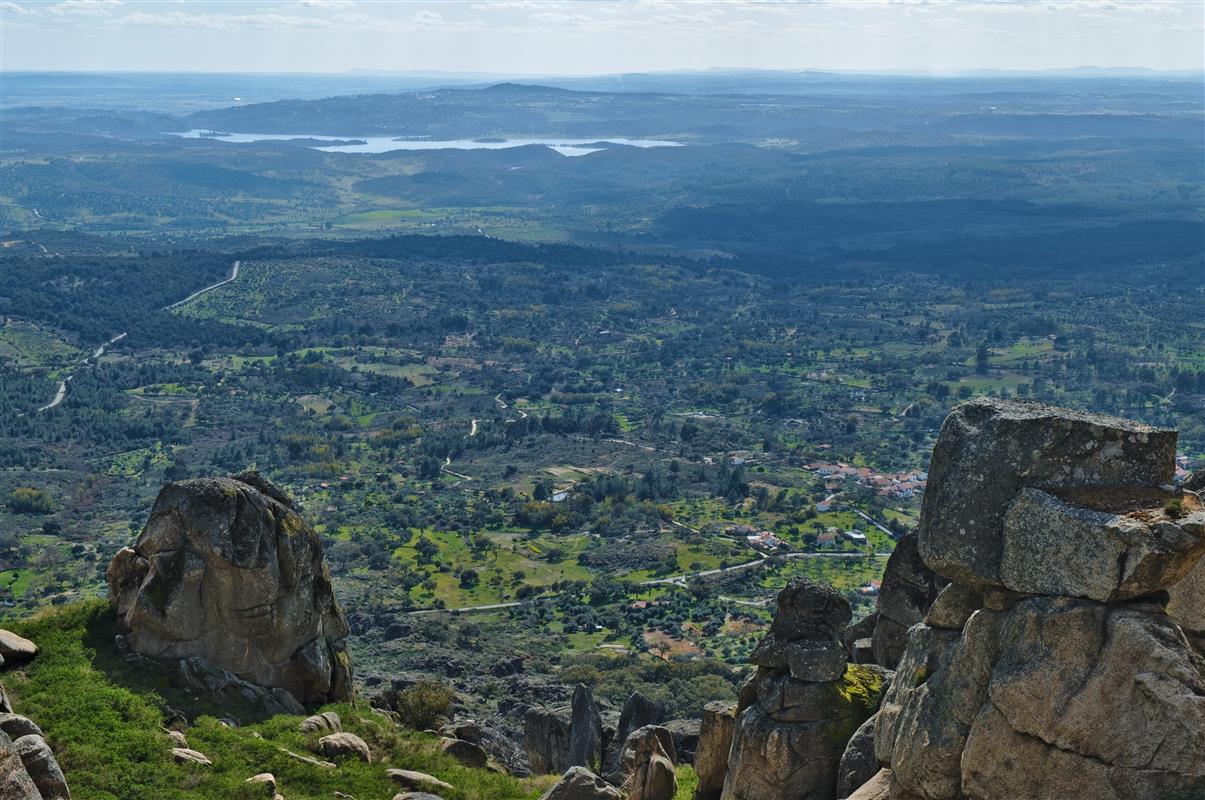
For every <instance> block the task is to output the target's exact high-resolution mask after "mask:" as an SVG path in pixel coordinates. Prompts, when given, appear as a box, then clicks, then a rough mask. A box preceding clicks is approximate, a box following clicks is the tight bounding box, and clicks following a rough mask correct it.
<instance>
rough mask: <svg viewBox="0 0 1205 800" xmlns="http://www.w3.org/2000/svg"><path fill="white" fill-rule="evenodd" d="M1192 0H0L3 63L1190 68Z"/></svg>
mask: <svg viewBox="0 0 1205 800" xmlns="http://www.w3.org/2000/svg"><path fill="white" fill-rule="evenodd" d="M1203 22H1205V0H1019V1H1018V0H803V1H801V2H755V1H753V0H723V1H722V2H689V0H686V1H682V0H665V2H660V1H641V0H616V1H615V2H594V0H561V1H557V0H547V1H545V0H498V2H481V1H480V0H476V1H474V2H468V1H466V2H455V1H450V0H445V2H384V1H379V2H353V0H289V1H288V2H269V1H267V0H239V1H237V2H236V1H235V0H224V1H219V0H179V1H178V2H170V1H167V2H165V1H163V0H143V1H140V0H55V1H54V2H48V1H46V0H41V1H38V0H11V1H10V0H0V67H2V68H3V69H5V70H26V69H39V70H42V69H56V70H188V71H224V72H225V71H229V72H237V71H254V72H343V71H346V70H351V69H373V70H451V71H475V72H493V73H511V74H550V73H555V74H574V73H582V74H598V73H610V72H627V71H645V70H668V69H683V68H696V69H697V68H706V67H764V68H790V69H805V68H811V69H848V70H856V69H865V70H887V69H900V70H924V71H930V70H932V71H951V70H966V69H980V68H1009V69H1044V68H1052V67H1076V66H1083V65H1094V66H1143V67H1152V68H1156V69H1201V68H1202V66H1203V64H1202V62H1203V60H1205V56H1203V54H1202V53H1203V49H1202V41H1203V39H1205V25H1203Z"/></svg>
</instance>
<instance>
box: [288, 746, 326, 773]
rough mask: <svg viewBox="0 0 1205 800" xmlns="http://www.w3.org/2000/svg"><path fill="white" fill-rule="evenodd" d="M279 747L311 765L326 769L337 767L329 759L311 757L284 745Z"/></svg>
mask: <svg viewBox="0 0 1205 800" xmlns="http://www.w3.org/2000/svg"><path fill="white" fill-rule="evenodd" d="M277 749H278V750H280V752H282V753H284V754H285V755H286V756H288V757H289V758H292V759H296V760H297V761H301V762H303V763H305V764H309V765H310V766H314V767H323V768H325V769H335V767H336V765H335V764H332V763H331V762H329V761H319V760H318V759H316V758H310V757H309V756H303V755H301V754H300V753H294V752H293V751H291V750H286V749H284V748H283V747H279V748H277Z"/></svg>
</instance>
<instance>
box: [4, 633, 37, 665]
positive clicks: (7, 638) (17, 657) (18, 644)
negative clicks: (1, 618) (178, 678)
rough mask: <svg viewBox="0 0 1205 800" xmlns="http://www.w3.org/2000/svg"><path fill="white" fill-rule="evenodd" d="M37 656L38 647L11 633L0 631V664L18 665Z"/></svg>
mask: <svg viewBox="0 0 1205 800" xmlns="http://www.w3.org/2000/svg"><path fill="white" fill-rule="evenodd" d="M37 654H38V646H37V645H36V644H34V643H33V642H31V641H29V640H28V639H26V638H24V637H21V636H18V635H17V634H15V633H13V632H12V631H6V630H2V629H0V664H20V663H22V662H24V661H29V660H30V659H31V658H33V657H34V656H36V655H37Z"/></svg>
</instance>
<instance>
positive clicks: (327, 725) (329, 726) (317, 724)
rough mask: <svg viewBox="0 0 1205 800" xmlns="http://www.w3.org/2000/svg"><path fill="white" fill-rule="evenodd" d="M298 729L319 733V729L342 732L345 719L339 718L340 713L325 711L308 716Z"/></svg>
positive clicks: (303, 731)
mask: <svg viewBox="0 0 1205 800" xmlns="http://www.w3.org/2000/svg"><path fill="white" fill-rule="evenodd" d="M297 729H298V730H299V731H301V732H302V733H318V732H319V731H329V732H332V733H341V732H342V731H343V720H341V719H339V715H338V714H336V713H335V712H334V711H325V712H323V713H321V714H314V715H313V716H311V717H306V718H305V719H304V720H302V721H301V724H300V725H298V726H297Z"/></svg>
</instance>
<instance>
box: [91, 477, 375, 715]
mask: <svg viewBox="0 0 1205 800" xmlns="http://www.w3.org/2000/svg"><path fill="white" fill-rule="evenodd" d="M257 486H259V487H261V488H256V487H257ZM262 487H263V482H262V479H260V480H257V481H252V482H251V483H248V482H244V481H240V480H235V479H232V478H210V479H201V480H190V481H181V482H179V483H170V484H168V485H167V486H165V487H164V488H163V489H162V490H161V491H160V492H159V497H158V498H157V499H156V500H155V505H154V508H153V509H152V510H151V515H150V518H149V520H148V521H147V524H146V527H145V528H144V529H143V531H142V535H141V536H139V537H138V541H137V543H136V544H135V545H134V547H132V548H129V547H127V548H123V549H122V550H121V551H120V552H119V553H118V554H117V555H116V557H114V559H113V562H112V563H111V564H110V565H109V574H108V579H109V597H110V599H111V600H112V602H113V603H114V604H115V605H116V606H117V610H118V616H119V621H120V623H121V625H122V627H123V628H124V629H125V630H126V631H128V640H129V644H130V646H131V647H132V649H133V650H134V651H135V652H137V653H140V654H142V655H145V656H150V657H153V658H159V659H183V658H188V657H190V656H197V657H200V658H203V659H205V660H206V661H208V662H211V663H212V664H214V665H216V666H217V667H219V668H221V669H223V670H227V671H229V672H231V673H233V674H234V675H236V676H238V677H239V678H241V679H243V680H245V681H248V682H250V683H253V684H256V685H259V686H264V687H269V688H279V689H283V690H286V691H288V692H290V693H291V694H292V695H293V696H294V697H296V698H297V700H299V701H300V702H301V703H303V704H307V705H308V704H315V703H323V702H329V701H335V700H349V699H350V698H351V686H352V684H351V667H350V660H349V658H348V656H347V652H346V650H345V648H344V644H343V640H344V638H345V637H346V636H347V634H348V627H347V622H346V620H345V619H344V617H343V612H342V611H341V610H340V609H339V606H338V604H337V603H336V601H335V596H334V592H333V591H332V588H331V580H330V573H329V572H328V570H327V567H326V562H325V559H324V557H323V552H322V544H321V542H320V541H319V539H318V537H317V535H316V534H315V533H314V531H313V530H312V529H311V528H310V527H309V525H307V524H306V523H305V521H304V520H302V518H301V517H300V516H298V514H297V513H296V512H295V511H293V510H292V509H291V508H289V507H288V505H286V504H285V503H282V502H281V501H280V500H279V499H276V498H277V497H278V496H279V491H278V490H277V491H276V492H273V491H268V493H266V494H265V492H264V491H263V490H261V489H262Z"/></svg>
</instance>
